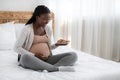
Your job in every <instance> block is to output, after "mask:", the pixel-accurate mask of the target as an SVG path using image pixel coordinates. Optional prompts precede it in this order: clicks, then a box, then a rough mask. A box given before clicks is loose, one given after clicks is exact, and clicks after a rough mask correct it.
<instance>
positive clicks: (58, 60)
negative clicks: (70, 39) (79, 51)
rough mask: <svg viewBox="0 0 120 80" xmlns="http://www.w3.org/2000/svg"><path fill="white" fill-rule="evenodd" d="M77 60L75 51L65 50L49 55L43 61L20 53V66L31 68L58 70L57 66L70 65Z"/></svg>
mask: <svg viewBox="0 0 120 80" xmlns="http://www.w3.org/2000/svg"><path fill="white" fill-rule="evenodd" d="M76 60H77V55H76V53H75V52H67V53H62V54H57V55H52V56H50V57H49V58H48V59H47V60H46V61H43V60H41V59H39V58H37V57H35V56H33V55H29V54H21V58H20V61H19V64H20V66H22V67H24V68H29V69H32V70H47V71H49V72H53V71H58V66H71V65H73V64H74V63H75V62H76Z"/></svg>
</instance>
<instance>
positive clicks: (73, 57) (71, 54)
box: [69, 52, 78, 61]
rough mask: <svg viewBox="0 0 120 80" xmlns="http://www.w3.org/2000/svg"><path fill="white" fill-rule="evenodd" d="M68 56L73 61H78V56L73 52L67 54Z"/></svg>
mask: <svg viewBox="0 0 120 80" xmlns="http://www.w3.org/2000/svg"><path fill="white" fill-rule="evenodd" d="M69 56H71V59H72V60H73V61H77V59H78V56H77V54H76V53H75V52H69Z"/></svg>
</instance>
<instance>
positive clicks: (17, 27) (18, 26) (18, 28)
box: [14, 23, 25, 38]
mask: <svg viewBox="0 0 120 80" xmlns="http://www.w3.org/2000/svg"><path fill="white" fill-rule="evenodd" d="M14 26H15V34H16V38H18V37H19V35H20V33H21V31H22V29H23V28H24V27H25V24H22V23H17V24H14Z"/></svg>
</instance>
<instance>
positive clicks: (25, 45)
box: [14, 24, 57, 55]
mask: <svg viewBox="0 0 120 80" xmlns="http://www.w3.org/2000/svg"><path fill="white" fill-rule="evenodd" d="M45 31H46V35H47V36H48V39H49V42H48V45H49V47H50V49H55V48H56V47H57V46H55V43H54V39H53V32H52V28H51V27H50V26H48V25H47V26H46V27H45ZM33 40H34V30H33V24H29V25H26V26H25V28H24V29H23V30H22V31H21V34H20V36H19V38H18V39H17V41H16V43H15V46H14V50H15V51H16V52H17V53H18V54H31V55H34V54H33V53H31V52H29V49H30V48H31V46H32V43H33Z"/></svg>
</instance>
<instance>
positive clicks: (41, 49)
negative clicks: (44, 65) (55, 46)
mask: <svg viewBox="0 0 120 80" xmlns="http://www.w3.org/2000/svg"><path fill="white" fill-rule="evenodd" d="M30 52H32V53H35V54H40V55H43V56H46V57H47V56H49V54H50V50H49V46H48V44H47V43H38V44H33V45H32V46H31V49H30Z"/></svg>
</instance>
